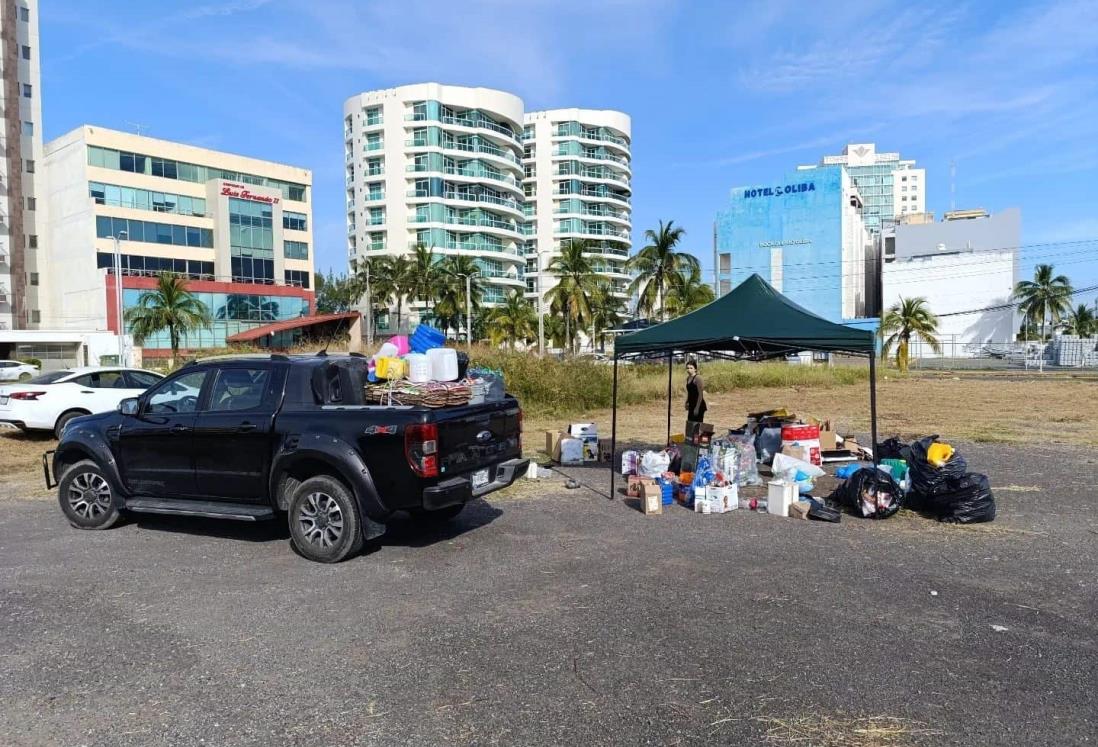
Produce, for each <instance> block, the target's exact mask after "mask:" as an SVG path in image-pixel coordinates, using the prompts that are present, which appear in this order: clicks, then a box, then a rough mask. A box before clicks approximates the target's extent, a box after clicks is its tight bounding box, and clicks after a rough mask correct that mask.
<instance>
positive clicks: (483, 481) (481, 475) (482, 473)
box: [473, 469, 488, 490]
mask: <svg viewBox="0 0 1098 747" xmlns="http://www.w3.org/2000/svg"><path fill="white" fill-rule="evenodd" d="M487 484H488V470H487V469H478V470H477V471H476V472H474V473H473V489H474V490H476V489H477V488H483V487H484V486H485V485H487Z"/></svg>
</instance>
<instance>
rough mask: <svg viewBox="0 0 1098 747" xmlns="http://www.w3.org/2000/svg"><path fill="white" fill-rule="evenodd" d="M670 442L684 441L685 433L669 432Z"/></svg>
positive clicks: (678, 442) (679, 442)
mask: <svg viewBox="0 0 1098 747" xmlns="http://www.w3.org/2000/svg"><path fill="white" fill-rule="evenodd" d="M671 443H673V444H681V443H686V434H685V433H672V434H671Z"/></svg>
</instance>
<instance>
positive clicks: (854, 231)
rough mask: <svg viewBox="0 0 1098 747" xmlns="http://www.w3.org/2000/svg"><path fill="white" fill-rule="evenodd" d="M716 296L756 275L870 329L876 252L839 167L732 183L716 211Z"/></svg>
mask: <svg viewBox="0 0 1098 747" xmlns="http://www.w3.org/2000/svg"><path fill="white" fill-rule="evenodd" d="M714 234H715V235H714V242H715V246H716V253H717V254H718V257H719V259H718V275H717V279H718V285H719V288H720V292H721V293H722V294H724V293H726V292H728V290H730V289H732V288H734V287H736V286H737V285H739V284H740V283H741V282H743V281H744V280H745V279H747V278H748V277H749V276H751V275H752V274H753V273H758V274H759V275H760V276H761V277H762V278H763V279H765V280H766V281H768V282H769V283H770V284H771V285H772V286H774V288H775V289H776V290H777V291H779V292H780V293H783V294H784V295H785V296H787V297H788V298H790V299H791V300H793V301H794V302H796V303H798V304H800V305H801V306H803V307H805V308H806V309H808V310H810V311H812V312H813V313H816V314H819V315H820V316H822V317H824V318H826V319H830V320H832V321H836V322H855V323H858V322H859V320H861V321H860V323H858V326H868V327H875V326H876V323H877V320H876V319H875V318H874V319H867V317H875V316H877V315H878V314H879V310H878V304H877V301H876V286H877V284H876V282H875V278H876V271H877V270H876V268H877V261H876V252H875V250H874V246H875V244H874V241H873V239H872V237H871V236H870V234H869V232H868V231H867V230H866V226H865V221H864V219H863V216H862V201H861V197H860V196H859V194H858V190H857V187H856V186H855V184H854V181H853V179H852V178H851V176H850V174H849V173H848V172H847V170H846V169H845V168H844V167H842V166H832V167H821V168H816V169H812V170H810V171H791V172H789V173H788V174H786V175H785V176H784V177H781V178H779V179H776V180H775V181H773V182H771V183H768V184H758V185H750V186H745V187H735V188H733V189H732V193H731V197H730V199H729V203H728V206H727V207H726V208H725V209H724V210H721V211H719V212H718V213H717V220H716V225H715V230H714Z"/></svg>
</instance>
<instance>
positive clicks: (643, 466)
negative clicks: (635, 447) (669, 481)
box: [640, 451, 671, 477]
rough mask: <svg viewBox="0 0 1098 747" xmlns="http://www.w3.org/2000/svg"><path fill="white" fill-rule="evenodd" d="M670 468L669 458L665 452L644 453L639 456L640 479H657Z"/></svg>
mask: <svg viewBox="0 0 1098 747" xmlns="http://www.w3.org/2000/svg"><path fill="white" fill-rule="evenodd" d="M670 466H671V457H670V456H669V455H668V454H667V452H666V451H646V452H644V454H643V455H641V460H640V475H641V477H659V476H660V475H662V474H663V473H664V472H666V471H667V469H668V468H669V467H670Z"/></svg>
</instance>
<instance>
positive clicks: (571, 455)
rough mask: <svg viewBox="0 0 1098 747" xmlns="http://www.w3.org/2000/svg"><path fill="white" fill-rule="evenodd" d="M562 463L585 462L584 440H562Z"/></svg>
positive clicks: (577, 463) (576, 463)
mask: <svg viewBox="0 0 1098 747" xmlns="http://www.w3.org/2000/svg"><path fill="white" fill-rule="evenodd" d="M560 463H561V464H568V465H581V464H583V441H581V440H580V439H578V438H568V437H566V438H562V439H561V440H560Z"/></svg>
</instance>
